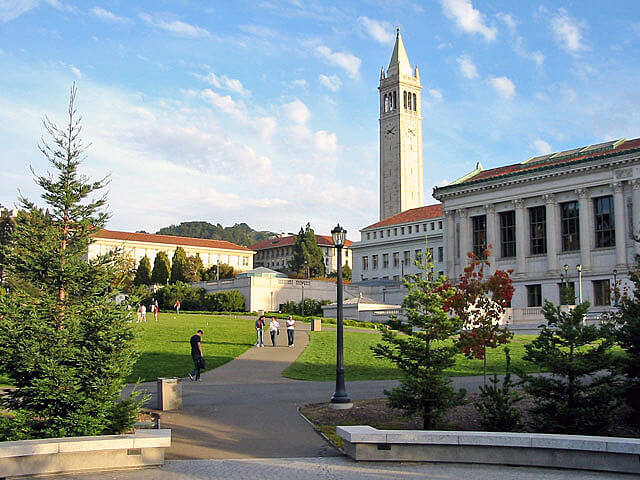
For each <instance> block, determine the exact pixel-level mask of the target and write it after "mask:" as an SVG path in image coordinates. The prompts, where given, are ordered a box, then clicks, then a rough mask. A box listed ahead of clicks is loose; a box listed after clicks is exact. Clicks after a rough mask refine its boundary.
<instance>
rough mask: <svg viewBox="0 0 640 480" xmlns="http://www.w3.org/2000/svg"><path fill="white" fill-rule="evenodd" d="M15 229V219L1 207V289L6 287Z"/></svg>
mask: <svg viewBox="0 0 640 480" xmlns="http://www.w3.org/2000/svg"><path fill="white" fill-rule="evenodd" d="M13 228H14V219H13V218H12V217H11V212H10V211H9V210H7V209H5V208H4V207H3V206H2V205H0V287H1V286H3V285H4V283H5V280H6V276H7V267H6V265H7V251H8V248H9V245H10V243H11V235H12V234H13Z"/></svg>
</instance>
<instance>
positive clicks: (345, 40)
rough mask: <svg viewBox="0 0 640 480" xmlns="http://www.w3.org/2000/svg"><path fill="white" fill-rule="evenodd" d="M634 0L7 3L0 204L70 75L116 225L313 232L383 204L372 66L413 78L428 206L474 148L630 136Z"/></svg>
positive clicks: (639, 49) (1, 33)
mask: <svg viewBox="0 0 640 480" xmlns="http://www.w3.org/2000/svg"><path fill="white" fill-rule="evenodd" d="M639 12H640V9H638V8H637V2H634V1H633V0H629V1H622V0H620V1H617V0H612V1H610V2H607V3H606V8H604V7H603V4H602V2H596V1H563V2H559V1H545V2H514V1H509V0H500V1H499V0H494V1H490V0H484V1H481V0H429V1H423V2H415V1H403V0H397V1H394V2H390V1H374V0H369V1H360V2H356V1H343V2H324V1H309V2H303V1H297V0H289V1H271V0H263V1H261V0H256V1H243V0H237V1H234V2H227V1H216V2H205V1H190V0H156V1H136V2H131V1H125V0H122V1H111V2H106V1H95V2H94V1H82V2H80V1H77V2H74V1H64V0H0V67H1V70H0V71H1V72H2V74H1V75H0V145H1V146H0V203H1V204H3V205H5V206H11V205H13V204H14V203H15V199H16V197H17V189H18V188H20V189H21V191H22V192H23V193H24V194H26V195H27V196H29V197H31V198H35V197H36V196H37V195H38V194H39V192H38V191H37V189H36V187H35V185H34V184H33V181H32V179H31V176H30V173H29V165H32V166H33V167H34V168H35V169H36V170H37V171H43V170H44V169H45V168H47V165H46V163H45V161H43V158H42V157H41V155H40V154H39V152H38V150H37V143H38V140H39V138H40V137H41V135H42V133H43V129H42V125H41V119H42V117H43V115H45V114H46V115H48V116H50V117H51V119H53V120H54V121H57V122H59V123H62V122H64V120H65V108H66V102H67V99H68V90H69V87H70V85H71V84H72V82H74V81H75V82H76V83H77V85H78V88H79V94H78V108H79V110H80V112H81V113H82V115H83V118H84V122H83V124H84V138H85V140H86V141H87V142H91V144H92V145H91V148H90V149H89V152H88V159H87V162H86V164H85V171H86V173H88V174H89V175H91V176H96V177H97V176H101V175H104V174H105V173H109V172H110V173H111V175H112V179H111V184H110V186H109V191H110V197H109V198H110V209H111V211H112V213H113V217H112V219H111V221H110V223H109V225H108V226H109V228H112V229H119V230H139V229H144V230H147V231H150V232H153V231H156V230H157V229H158V228H159V227H162V226H165V225H169V224H172V223H177V222H180V221H185V220H206V221H210V222H214V223H218V222H219V223H221V224H223V225H230V224H233V223H236V222H241V221H244V222H247V223H249V225H251V226H252V227H253V228H256V229H269V230H273V231H285V232H290V231H297V230H298V229H299V228H300V226H301V225H303V224H305V223H306V222H307V221H310V222H311V224H312V226H313V227H314V228H315V229H316V232H318V233H328V231H329V230H330V229H331V227H332V226H334V225H335V224H336V223H337V222H340V223H341V224H343V225H344V226H345V227H346V228H347V230H348V231H349V232H350V233H349V237H350V238H352V239H356V238H358V235H357V233H356V232H357V230H358V229H359V228H362V227H364V226H366V225H368V224H370V223H373V222H375V221H377V219H378V163H379V159H378V92H377V86H378V79H379V72H380V67H381V66H385V67H386V65H387V64H388V62H389V58H390V56H391V51H392V49H393V41H394V37H395V27H396V26H399V27H400V28H401V29H402V35H403V38H404V43H405V46H406V49H407V53H408V55H409V60H410V61H411V63H412V64H413V65H418V66H419V68H420V73H421V79H422V83H423V87H424V88H423V117H424V121H423V137H424V172H425V178H424V182H425V192H429V194H428V196H427V197H428V198H427V199H425V200H426V203H427V204H428V203H433V199H432V198H431V197H430V192H431V190H432V188H433V186H434V185H441V184H445V183H446V182H448V181H452V180H454V179H456V178H458V177H460V176H462V175H464V174H465V173H467V172H468V171H470V170H472V169H473V167H474V166H475V164H476V162H478V161H479V162H481V163H482V165H483V166H484V167H485V168H490V167H495V166H500V165H504V164H509V163H515V162H520V161H522V160H525V159H527V158H529V157H530V156H533V155H538V154H541V153H548V152H551V151H559V150H564V149H568V148H572V147H577V146H583V145H588V144H592V143H597V142H600V141H603V140H610V139H614V138H620V137H626V138H636V137H639V136H640V88H638V83H639V81H638V79H639V78H640V13H639Z"/></svg>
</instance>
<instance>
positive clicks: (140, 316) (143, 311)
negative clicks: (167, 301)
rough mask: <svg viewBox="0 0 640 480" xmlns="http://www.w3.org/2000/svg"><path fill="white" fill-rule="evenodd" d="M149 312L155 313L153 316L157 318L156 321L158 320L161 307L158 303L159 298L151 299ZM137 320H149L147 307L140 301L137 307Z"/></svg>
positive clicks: (139, 321)
mask: <svg viewBox="0 0 640 480" xmlns="http://www.w3.org/2000/svg"><path fill="white" fill-rule="evenodd" d="M149 312H151V313H153V318H155V320H156V322H157V321H158V313H160V307H159V305H158V300H156V299H155V298H154V299H153V300H151V304H150V305H149ZM136 315H137V320H136V323H141V322H146V321H147V307H146V306H145V305H144V304H143V303H139V304H138V307H137V308H136Z"/></svg>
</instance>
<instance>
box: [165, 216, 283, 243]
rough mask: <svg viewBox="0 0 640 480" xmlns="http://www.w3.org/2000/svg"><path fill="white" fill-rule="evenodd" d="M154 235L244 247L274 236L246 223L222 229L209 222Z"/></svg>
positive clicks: (183, 225)
mask: <svg viewBox="0 0 640 480" xmlns="http://www.w3.org/2000/svg"><path fill="white" fill-rule="evenodd" d="M156 234H158V235H174V236H178V237H194V238H209V239H212V240H226V241H227V242H232V243H235V244H237V245H242V246H244V247H248V246H250V245H253V244H254V243H258V242H260V241H262V240H266V239H268V238H269V237H272V236H273V235H275V233H273V232H267V231H260V232H259V231H257V230H254V229H253V228H251V227H250V226H249V225H247V224H246V223H236V224H235V225H234V226H233V227H223V226H222V225H220V224H217V225H213V224H212V223H209V222H182V223H181V224H180V225H171V226H169V227H163V228H161V229H160V230H158V231H157V232H156Z"/></svg>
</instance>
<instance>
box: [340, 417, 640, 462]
mask: <svg viewBox="0 0 640 480" xmlns="http://www.w3.org/2000/svg"><path fill="white" fill-rule="evenodd" d="M337 434H338V435H339V436H340V437H341V438H342V439H343V440H344V451H345V453H346V454H347V455H349V456H350V457H351V458H353V459H354V460H367V461H376V460H380V461H417V462H452V463H480V464H499V465H514V466H531V467H552V468H571V469H581V470H599V471H607V472H622V473H638V474H640V439H636V438H616V437H589V436H580V435H552V434H540V433H496V432H448V431H434V430H378V429H376V428H373V427H369V426H352V427H337Z"/></svg>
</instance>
